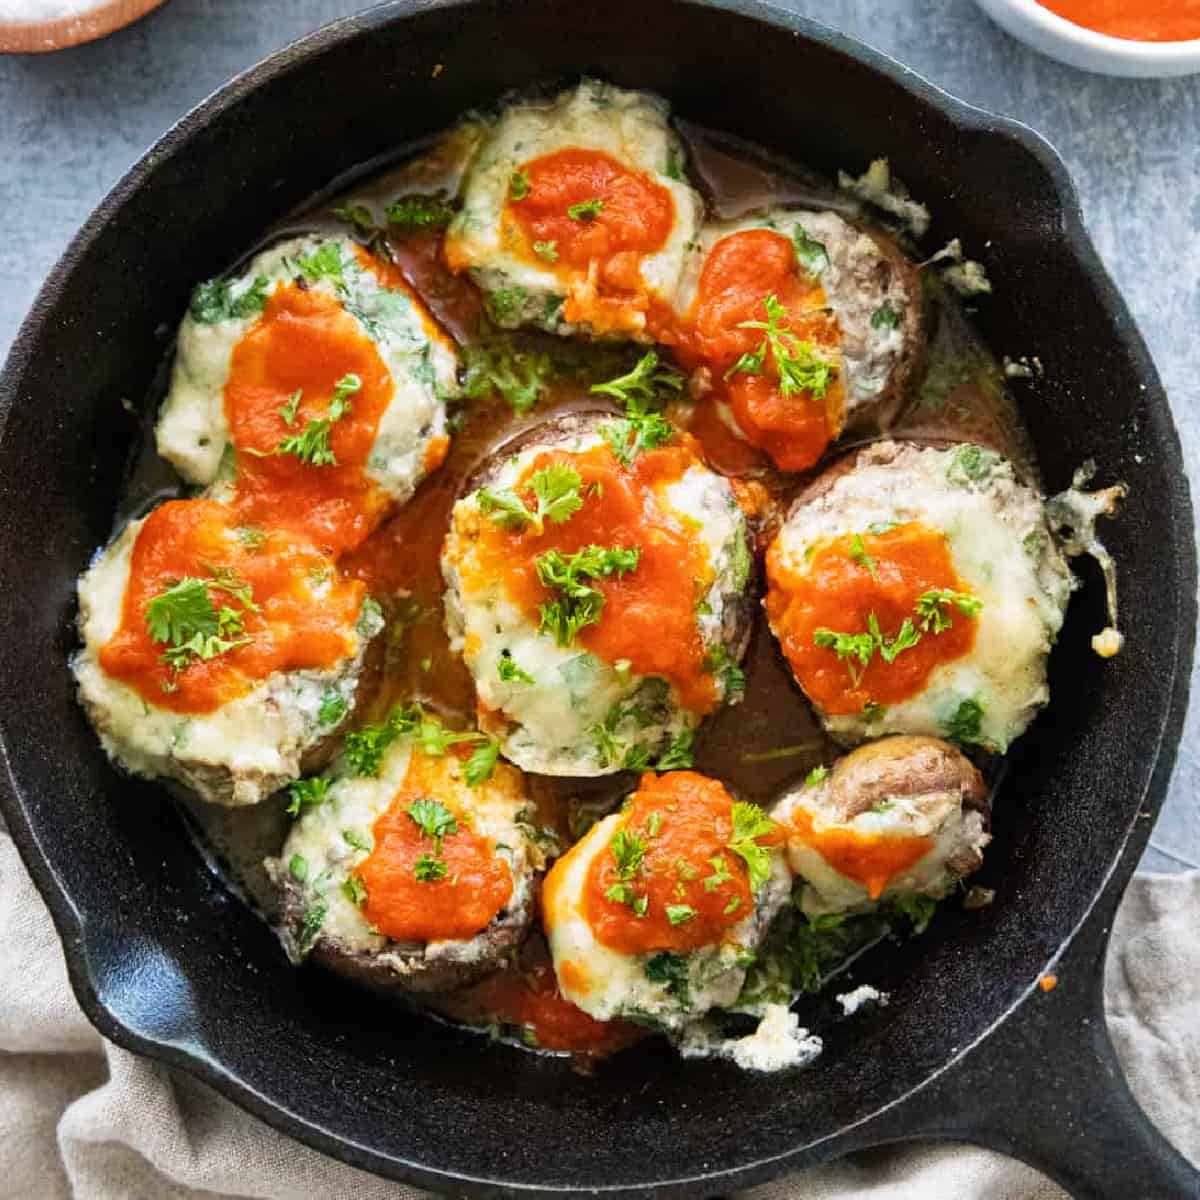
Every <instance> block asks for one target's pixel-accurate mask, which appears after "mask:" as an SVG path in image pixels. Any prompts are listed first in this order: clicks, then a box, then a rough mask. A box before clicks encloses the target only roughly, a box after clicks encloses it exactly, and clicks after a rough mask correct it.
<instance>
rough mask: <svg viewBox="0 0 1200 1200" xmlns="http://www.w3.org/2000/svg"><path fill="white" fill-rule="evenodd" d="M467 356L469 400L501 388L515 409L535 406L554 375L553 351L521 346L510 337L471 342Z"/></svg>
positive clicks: (465, 384)
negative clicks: (477, 342) (551, 357)
mask: <svg viewBox="0 0 1200 1200" xmlns="http://www.w3.org/2000/svg"><path fill="white" fill-rule="evenodd" d="M465 358H466V373H465V375H464V377H463V395H464V396H465V397H466V398H467V399H468V400H486V399H487V398H488V397H489V396H491V395H492V393H493V392H497V393H499V394H500V396H502V397H503V398H504V400H506V401H507V402H508V404H509V406H510V407H511V408H512V410H513V412H515V413H524V412H528V411H529V410H530V409H531V408H533V406H534V405H535V404H536V403H537V402H538V401H539V400H540V399H542V398H543V397H544V396H545V395H546V392H547V390H548V388H549V385H550V380H551V379H552V378H553V377H554V364H553V363H552V362H551V361H550V356H549V355H547V354H533V353H530V352H527V351H524V350H518V349H516V348H515V347H514V346H513V345H512V344H511V343H510V342H509V341H508V340H507V339H506V338H499V337H497V338H493V339H491V340H490V341H488V342H485V343H484V344H483V345H479V346H470V347H468V348H467V349H466V351H465Z"/></svg>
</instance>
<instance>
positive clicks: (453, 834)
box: [266, 710, 539, 992]
mask: <svg viewBox="0 0 1200 1200" xmlns="http://www.w3.org/2000/svg"><path fill="white" fill-rule="evenodd" d="M381 737H382V738H384V739H389V738H390V742H389V744H388V745H386V746H382V745H381V744H380V742H379V739H380V738H381ZM356 738H357V739H358V740H356ZM476 741H477V739H476V737H475V735H472V734H454V733H451V732H450V731H448V730H445V729H444V728H443V727H442V726H441V725H440V723H439V722H437V721H436V720H434V719H432V718H430V717H428V716H426V715H424V714H422V713H419V712H414V711H412V710H402V711H401V712H400V713H398V714H394V715H393V717H392V718H391V720H390V722H389V724H388V725H386V726H382V727H378V728H373V729H369V730H367V731H365V733H360V734H357V735H355V734H352V735H351V737H350V740H349V744H348V751H347V755H346V758H345V759H344V760H343V761H342V762H341V764H340V766H339V767H338V769H337V771H336V773H335V775H334V776H333V777H332V778H331V779H323V778H318V779H314V780H306V781H304V782H303V783H302V784H301V785H298V786H297V788H296V789H295V798H294V805H293V807H294V808H297V809H299V816H298V818H297V820H296V823H295V824H294V825H293V827H292V830H291V833H290V834H289V835H288V838H287V841H286V842H285V843H284V846H283V849H282V850H281V851H280V854H279V857H278V858H276V859H269V860H268V861H267V864H266V865H267V871H268V874H269V875H270V876H271V877H272V878H273V879H274V880H275V882H276V884H277V885H278V887H279V889H280V893H281V899H282V903H281V911H282V919H281V923H280V927H279V932H280V936H281V938H282V940H283V943H284V946H285V948H286V949H287V951H288V953H289V955H290V956H291V957H292V958H293V959H296V960H299V959H302V958H304V957H306V956H310V955H311V957H312V958H313V960H314V961H316V962H319V963H321V964H322V965H323V966H326V967H329V968H331V969H332V970H334V971H337V972H338V973H339V974H342V975H346V976H348V977H350V978H352V979H356V980H358V981H359V982H362V983H366V984H368V985H371V986H374V987H379V988H383V989H389V990H399V991H412V992H428V991H444V990H448V989H450V988H454V987H460V986H462V985H464V984H467V983H470V982H471V981H473V980H474V979H477V978H479V977H480V976H482V975H484V974H486V973H487V972H488V971H491V970H495V969H496V968H497V967H498V966H500V965H501V963H502V961H503V960H504V959H505V957H506V956H507V955H508V954H510V953H511V952H512V951H513V950H514V949H515V948H516V947H517V946H518V945H520V943H521V941H522V939H523V938H524V937H525V934H526V933H527V932H528V929H529V925H530V921H531V920H532V916H533V911H534V898H535V890H536V889H535V882H536V874H535V863H536V862H538V861H539V859H538V855H537V851H536V849H535V848H534V847H532V846H531V844H530V842H529V840H528V839H527V836H526V832H525V830H526V829H528V828H529V826H527V825H525V824H524V822H523V812H522V810H523V809H524V808H525V807H526V804H527V800H526V795H525V787H524V782H523V780H522V777H521V774H520V772H518V771H516V770H514V769H513V768H512V767H509V766H507V765H505V764H503V763H495V762H494V758H493V759H492V761H491V762H490V763H489V764H488V774H487V776H486V778H479V777H478V776H477V775H476V773H475V767H474V764H473V759H472V758H468V757H465V756H464V753H463V751H462V747H464V746H466V747H470V746H471V745H473V744H475V743H476ZM480 744H482V745H483V746H485V747H486V746H487V744H488V743H487V741H486V739H483V741H482V743H480ZM456 750H457V751H458V752H456Z"/></svg>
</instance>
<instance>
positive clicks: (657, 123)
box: [446, 80, 702, 336]
mask: <svg viewBox="0 0 1200 1200" xmlns="http://www.w3.org/2000/svg"><path fill="white" fill-rule="evenodd" d="M575 148H579V149H586V150H595V151H600V152H602V153H605V154H608V155H609V156H610V157H612V158H614V159H616V160H617V161H618V162H620V163H621V164H622V165H623V166H624V167H626V168H627V169H628V170H630V171H637V172H641V173H642V174H645V175H647V176H649V177H650V178H651V179H652V180H653V181H654V182H655V183H656V184H658V185H660V186H661V187H664V188H666V189H667V191H669V192H670V193H671V198H672V200H673V202H674V205H675V221H674V224H673V225H672V227H671V231H670V234H669V235H668V238H667V241H666V243H665V245H664V246H663V247H662V249H661V250H659V251H658V252H657V253H655V254H651V255H648V256H646V257H645V258H644V259H643V260H642V264H641V275H642V279H643V281H644V282H645V284H646V288H647V290H648V291H649V292H650V293H651V294H652V295H656V296H658V297H661V298H662V299H664V300H666V301H668V302H669V301H670V300H671V299H672V298H673V296H674V292H675V287H676V285H677V283H678V281H679V274H680V271H681V269H682V265H683V258H684V254H685V247H686V246H687V244H688V242H690V241H691V240H692V238H693V237H694V236H695V232H696V228H697V226H698V224H699V221H700V215H701V211H702V202H701V200H700V197H699V195H697V193H696V192H695V191H694V190H693V189H692V188H691V187H690V186H689V185H688V184H687V183H685V182H683V181H682V180H680V179H677V178H674V177H673V176H672V174H669V173H668V172H673V173H675V174H680V173H681V171H680V169H679V168H680V167H681V165H682V163H683V161H684V153H683V148H682V145H681V143H680V142H679V139H678V138H677V137H676V136H675V134H674V133H673V132H672V131H671V128H670V126H669V125H668V124H667V112H666V106H665V104H664V103H663V102H662V101H660V100H658V99H657V98H655V97H652V96H648V95H645V94H644V93H641V92H627V91H622V90H621V89H619V88H615V87H612V86H610V85H608V84H605V83H600V82H597V81H595V80H585V81H584V82H583V83H581V84H580V85H579V87H577V88H575V89H574V90H573V91H569V92H563V93H562V94H561V95H559V96H557V97H555V98H554V99H553V100H550V101H529V102H524V103H521V104H516V105H512V106H510V107H509V108H507V109H505V111H504V112H503V114H502V115H501V116H500V118H499V119H498V120H497V121H496V123H495V124H494V125H493V126H492V128H491V130H490V131H489V133H488V135H487V137H486V138H485V139H484V141H483V145H482V147H481V149H480V151H479V156H478V158H477V160H476V162H475V164H474V166H473V167H472V169H471V171H470V173H469V174H468V176H467V186H466V190H465V192H464V197H463V208H462V211H461V212H460V213H459V214H458V216H457V217H456V218H455V220H454V221H453V222H452V223H451V225H450V228H449V229H448V230H447V233H446V252H447V257H448V258H449V260H450V261H451V262H452V263H454V264H456V265H457V264H462V265H464V266H466V267H468V268H469V269H470V271H471V274H472V276H473V277H474V279H475V281H476V282H477V283H478V284H479V286H480V287H481V288H483V290H484V291H485V292H488V293H502V294H503V296H504V298H505V303H504V304H503V305H499V304H496V303H493V305H492V310H493V315H494V319H496V320H497V322H498V323H499V324H502V325H505V326H508V327H510V328H516V327H517V326H519V325H530V324H532V325H537V326H540V327H541V328H543V329H546V330H548V331H550V332H556V333H561V334H564V335H567V336H570V335H572V334H576V333H581V332H586V331H587V330H586V328H585V327H584V326H581V325H570V324H567V323H566V322H564V321H563V320H562V319H561V317H560V315H559V313H560V310H561V307H562V302H563V300H564V299H565V297H566V294H567V285H566V284H565V282H564V280H563V279H562V278H560V276H559V275H558V274H557V273H556V272H555V271H553V270H550V269H548V268H543V267H540V266H539V265H538V264H537V263H534V262H530V261H529V260H528V259H527V258H526V257H524V256H523V255H521V254H516V253H513V252H512V251H511V250H510V249H509V248H508V247H507V246H506V245H505V244H504V237H503V232H502V228H501V214H502V212H503V209H504V205H505V201H506V200H507V197H508V190H509V182H510V180H511V178H512V175H513V173H514V172H515V171H517V170H518V169H519V168H520V167H521V165H522V164H523V163H527V162H530V161H531V160H532V159H535V158H541V157H543V156H544V155H547V154H553V153H555V152H557V151H560V150H566V149H575ZM643 325H644V319H643V320H641V321H640V322H638V323H637V325H636V326H635V327H634V328H632V329H631V330H630V331H629V332H630V333H632V334H634V335H637V334H639V333H640V331H641V327H642V326H643Z"/></svg>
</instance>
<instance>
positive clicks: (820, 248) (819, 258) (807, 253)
mask: <svg viewBox="0 0 1200 1200" xmlns="http://www.w3.org/2000/svg"><path fill="white" fill-rule="evenodd" d="M792 244H793V245H794V246H795V248H796V259H797V261H798V262H799V263H800V265H801V266H802V267H803V268H804V269H805V270H806V271H807V272H808V273H809V274H810V275H820V274H821V272H822V271H824V270H825V268H826V267H827V266H829V251H828V250H826V249H825V243H824V242H818V241H817V240H816V238H812V237H809V236H808V234H807V233H805V231H804V230H803V229H802V228H801V227H800V226H799V225H797V226H796V228H795V229H794V230H793V232H792Z"/></svg>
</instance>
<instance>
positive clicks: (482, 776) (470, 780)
mask: <svg viewBox="0 0 1200 1200" xmlns="http://www.w3.org/2000/svg"><path fill="white" fill-rule="evenodd" d="M499 757H500V743H499V742H498V741H496V740H495V739H494V738H488V739H487V740H486V741H483V742H480V743H479V745H478V746H476V747H475V749H474V750H473V751H472V752H471V757H470V758H468V759H467V762H466V766H464V767H463V778H464V779H465V780H466V781H467V786H468V787H478V786H479V785H480V784H481V783H486V782H487V780H489V779H491V777H492V772H493V771H494V770H495V769H496V761H497V759H498V758H499Z"/></svg>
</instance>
